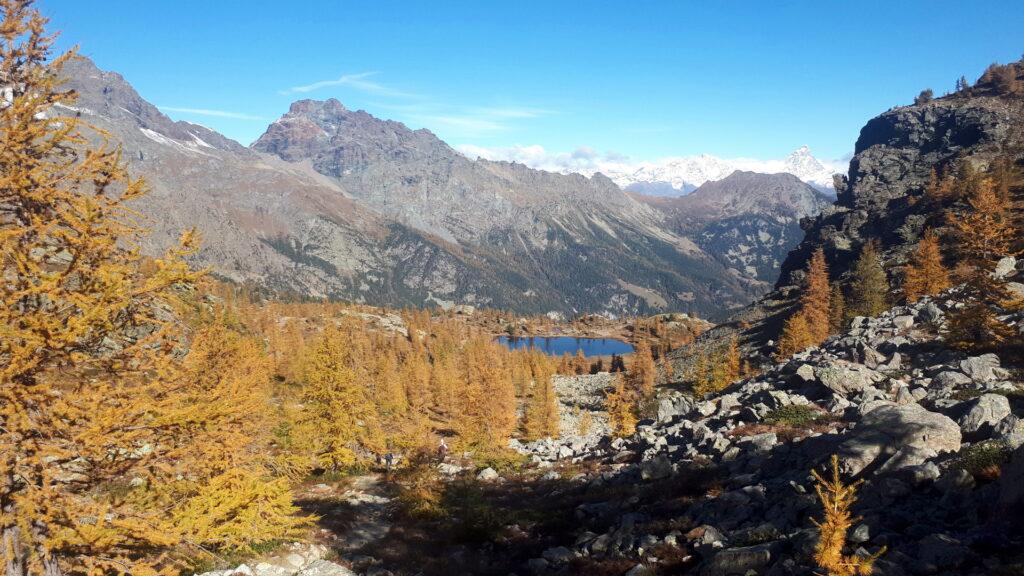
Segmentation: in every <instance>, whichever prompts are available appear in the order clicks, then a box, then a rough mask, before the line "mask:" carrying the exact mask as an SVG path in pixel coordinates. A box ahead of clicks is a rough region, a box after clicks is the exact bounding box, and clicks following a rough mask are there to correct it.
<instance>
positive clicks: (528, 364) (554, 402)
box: [513, 350, 561, 440]
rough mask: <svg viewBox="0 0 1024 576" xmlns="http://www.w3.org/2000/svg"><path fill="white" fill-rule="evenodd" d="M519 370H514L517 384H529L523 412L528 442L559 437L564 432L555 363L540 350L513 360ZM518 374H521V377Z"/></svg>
mask: <svg viewBox="0 0 1024 576" xmlns="http://www.w3.org/2000/svg"><path fill="white" fill-rule="evenodd" d="M513 357H514V358H515V359H516V361H517V362H516V364H518V365H519V367H518V369H514V370H513V374H514V377H515V380H519V379H520V378H521V379H523V380H524V381H525V382H526V383H525V385H524V386H525V388H524V390H525V394H524V397H525V406H524V408H523V411H522V412H523V435H524V437H525V438H526V439H528V440H536V439H538V438H544V437H556V436H558V434H559V432H560V428H561V421H560V417H559V408H558V395H557V393H556V392H555V386H554V382H553V381H552V378H553V377H554V372H555V366H554V363H553V362H552V361H551V360H550V359H549V358H548V357H547V355H546V354H544V353H542V352H538V351H536V350H524V351H517V353H516V354H515V355H514V356H513ZM518 373H521V376H519V374H518Z"/></svg>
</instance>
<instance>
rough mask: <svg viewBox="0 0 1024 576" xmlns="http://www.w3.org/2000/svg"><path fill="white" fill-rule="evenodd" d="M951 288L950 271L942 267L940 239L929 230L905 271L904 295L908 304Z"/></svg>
mask: <svg viewBox="0 0 1024 576" xmlns="http://www.w3.org/2000/svg"><path fill="white" fill-rule="evenodd" d="M949 287H950V279H949V270H947V269H946V267H945V266H943V265H942V252H941V249H940V246H939V237H938V236H937V235H936V234H935V232H933V231H931V230H929V231H928V232H926V233H925V234H924V236H922V237H921V240H920V241H918V243H917V248H916V249H915V250H914V253H913V255H911V257H910V262H909V263H908V264H907V266H906V267H905V268H904V269H903V295H904V297H906V299H907V302H916V301H917V300H918V299H919V298H921V297H922V296H934V295H935V294H938V293H939V292H942V291H943V290H945V289H946V288H949Z"/></svg>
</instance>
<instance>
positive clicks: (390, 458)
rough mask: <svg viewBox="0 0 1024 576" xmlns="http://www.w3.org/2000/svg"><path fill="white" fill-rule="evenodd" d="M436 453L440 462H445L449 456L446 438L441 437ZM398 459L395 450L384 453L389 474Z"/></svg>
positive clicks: (384, 460)
mask: <svg viewBox="0 0 1024 576" xmlns="http://www.w3.org/2000/svg"><path fill="white" fill-rule="evenodd" d="M434 454H435V456H436V458H437V462H438V464H440V463H442V462H444V461H445V459H446V458H448V443H447V442H445V441H444V438H441V442H440V443H439V444H438V445H437V449H436V450H435V451H434ZM398 460H399V455H398V454H395V453H394V452H388V453H387V454H385V455H384V457H383V462H384V470H385V472H387V474H388V475H390V474H391V471H392V470H393V469H394V467H395V465H396V464H398Z"/></svg>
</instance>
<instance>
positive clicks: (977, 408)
mask: <svg viewBox="0 0 1024 576" xmlns="http://www.w3.org/2000/svg"><path fill="white" fill-rule="evenodd" d="M967 404H968V406H967V412H966V413H965V414H964V415H963V416H961V417H960V419H959V424H960V429H961V430H963V432H964V434H969V435H973V434H977V433H978V432H982V431H983V430H984V429H986V428H988V429H991V428H993V427H994V426H995V425H996V424H998V423H999V421H1000V420H1002V419H1003V418H1006V417H1007V416H1009V415H1010V401H1009V400H1007V399H1006V396H1002V395H999V394H982V395H981V396H979V397H977V398H975V399H974V400H971V401H970V402H968V403H967Z"/></svg>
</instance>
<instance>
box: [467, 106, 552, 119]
mask: <svg viewBox="0 0 1024 576" xmlns="http://www.w3.org/2000/svg"><path fill="white" fill-rule="evenodd" d="M471 112H473V113H474V114H477V115H480V116H490V117H494V118H539V117H541V116H549V115H551V114H554V112H552V111H550V110H543V109H541V108H520V107H516V106H502V107H496V108H490V107H487V108H474V109H472V110H471Z"/></svg>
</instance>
